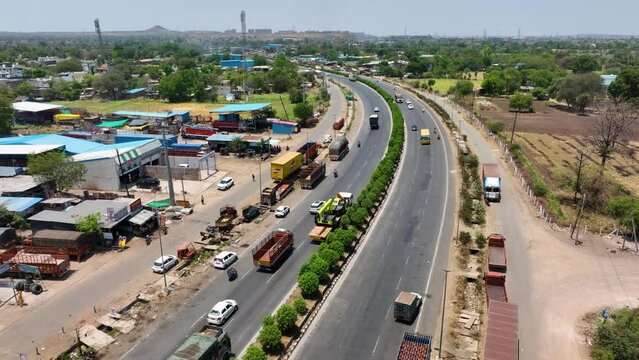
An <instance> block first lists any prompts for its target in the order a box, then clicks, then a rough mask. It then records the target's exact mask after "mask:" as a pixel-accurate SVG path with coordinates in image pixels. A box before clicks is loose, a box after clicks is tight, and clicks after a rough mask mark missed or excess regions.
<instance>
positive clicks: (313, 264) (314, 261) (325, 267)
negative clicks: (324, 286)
mask: <svg viewBox="0 0 639 360" xmlns="http://www.w3.org/2000/svg"><path fill="white" fill-rule="evenodd" d="M309 264H310V269H311V272H313V273H315V275H317V277H318V279H319V281H321V282H324V281H326V280H328V273H329V271H330V268H329V264H328V262H327V261H326V260H324V259H322V257H321V256H319V255H318V254H313V255H311V258H310V260H309Z"/></svg>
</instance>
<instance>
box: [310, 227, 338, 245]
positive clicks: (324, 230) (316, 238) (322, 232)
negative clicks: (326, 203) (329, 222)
mask: <svg viewBox="0 0 639 360" xmlns="http://www.w3.org/2000/svg"><path fill="white" fill-rule="evenodd" d="M331 230H333V228H332V227H330V226H315V227H314V228H313V229H312V230H311V232H310V233H308V237H309V238H311V242H322V241H324V240H326V238H327V237H328V234H330V233H331Z"/></svg>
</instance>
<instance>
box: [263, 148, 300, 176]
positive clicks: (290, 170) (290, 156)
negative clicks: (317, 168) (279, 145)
mask: <svg viewBox="0 0 639 360" xmlns="http://www.w3.org/2000/svg"><path fill="white" fill-rule="evenodd" d="M303 161H304V157H303V156H302V154H300V153H298V152H287V153H285V154H283V155H282V156H280V157H278V158H277V159H274V160H273V161H271V179H273V180H284V179H287V178H289V177H290V176H291V175H293V174H294V173H295V172H297V170H299V169H300V168H301V167H302V163H303Z"/></svg>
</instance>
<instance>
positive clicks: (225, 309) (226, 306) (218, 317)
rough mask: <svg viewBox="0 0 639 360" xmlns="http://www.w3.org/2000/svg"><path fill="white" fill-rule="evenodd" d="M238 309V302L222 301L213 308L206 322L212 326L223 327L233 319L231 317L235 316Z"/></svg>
mask: <svg viewBox="0 0 639 360" xmlns="http://www.w3.org/2000/svg"><path fill="white" fill-rule="evenodd" d="M237 309H238V307H237V301H235V300H230V299H227V300H222V301H220V302H219V303H217V304H215V306H213V308H212V309H211V311H209V313H208V315H207V316H206V320H207V321H208V323H209V324H212V325H222V324H224V323H225V322H226V321H227V320H228V319H229V318H231V315H233V314H234V313H235V312H236V311H237Z"/></svg>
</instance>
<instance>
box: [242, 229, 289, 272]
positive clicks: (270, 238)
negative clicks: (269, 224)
mask: <svg viewBox="0 0 639 360" xmlns="http://www.w3.org/2000/svg"><path fill="white" fill-rule="evenodd" d="M291 250H293V233H292V232H291V231H289V230H285V229H278V230H276V231H273V232H271V233H269V234H267V235H266V236H265V237H264V238H263V239H262V240H260V242H259V243H258V244H257V245H256V246H255V247H254V248H253V249H252V250H251V254H252V255H253V264H255V266H259V267H260V269H264V270H268V271H273V270H275V269H276V268H277V267H278V266H279V264H280V263H281V262H282V261H283V260H284V259H285V258H286V256H285V255H287V253H289V252H290V251H291Z"/></svg>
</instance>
